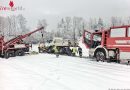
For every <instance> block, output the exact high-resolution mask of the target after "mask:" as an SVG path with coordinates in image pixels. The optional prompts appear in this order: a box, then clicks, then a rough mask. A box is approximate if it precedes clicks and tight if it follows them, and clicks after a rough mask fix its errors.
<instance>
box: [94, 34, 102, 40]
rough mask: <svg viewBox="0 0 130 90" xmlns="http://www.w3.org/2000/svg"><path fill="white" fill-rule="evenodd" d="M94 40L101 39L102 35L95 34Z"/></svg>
mask: <svg viewBox="0 0 130 90" xmlns="http://www.w3.org/2000/svg"><path fill="white" fill-rule="evenodd" d="M93 40H94V41H101V36H99V35H94V36H93Z"/></svg>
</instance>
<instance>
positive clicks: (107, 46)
mask: <svg viewBox="0 0 130 90" xmlns="http://www.w3.org/2000/svg"><path fill="white" fill-rule="evenodd" d="M82 42H83V44H84V45H85V47H86V49H87V50H88V51H89V53H88V54H89V55H88V56H89V57H95V58H96V60H97V61H107V62H110V61H113V60H114V61H117V62H118V63H120V61H121V60H125V61H127V62H128V63H130V25H123V26H113V27H110V28H109V29H106V30H104V29H101V30H95V31H94V32H92V31H90V30H84V33H83V41H82Z"/></svg>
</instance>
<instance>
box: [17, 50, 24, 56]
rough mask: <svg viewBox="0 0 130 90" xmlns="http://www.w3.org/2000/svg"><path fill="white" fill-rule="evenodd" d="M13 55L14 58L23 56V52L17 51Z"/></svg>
mask: <svg viewBox="0 0 130 90" xmlns="http://www.w3.org/2000/svg"><path fill="white" fill-rule="evenodd" d="M15 55H16V56H24V55H25V53H24V51H23V50H17V51H16V52H15Z"/></svg>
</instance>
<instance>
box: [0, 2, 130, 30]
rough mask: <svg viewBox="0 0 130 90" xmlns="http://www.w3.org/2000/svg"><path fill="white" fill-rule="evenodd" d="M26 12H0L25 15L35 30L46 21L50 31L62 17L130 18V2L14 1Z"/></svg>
mask: <svg viewBox="0 0 130 90" xmlns="http://www.w3.org/2000/svg"><path fill="white" fill-rule="evenodd" d="M9 1H10V0H0V6H1V5H2V6H8V3H9ZM13 1H14V3H15V6H22V7H24V8H25V10H24V11H15V12H12V11H11V12H10V11H0V15H1V16H9V15H17V14H23V15H24V16H25V17H26V19H27V21H28V27H29V28H31V29H32V28H35V27H36V25H37V22H38V20H40V19H46V20H47V22H48V29H55V28H56V24H57V22H58V21H59V20H60V18H61V17H65V16H80V17H84V18H85V19H88V18H90V17H91V18H98V17H102V18H104V19H108V18H110V17H111V16H122V17H127V16H130V0H13Z"/></svg>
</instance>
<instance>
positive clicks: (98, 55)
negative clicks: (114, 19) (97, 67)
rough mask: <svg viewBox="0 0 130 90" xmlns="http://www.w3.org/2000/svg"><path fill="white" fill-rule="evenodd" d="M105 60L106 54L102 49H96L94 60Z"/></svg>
mask: <svg viewBox="0 0 130 90" xmlns="http://www.w3.org/2000/svg"><path fill="white" fill-rule="evenodd" d="M105 60H106V55H105V52H104V51H103V50H98V51H97V52H96V61H103V62H104V61H105Z"/></svg>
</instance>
